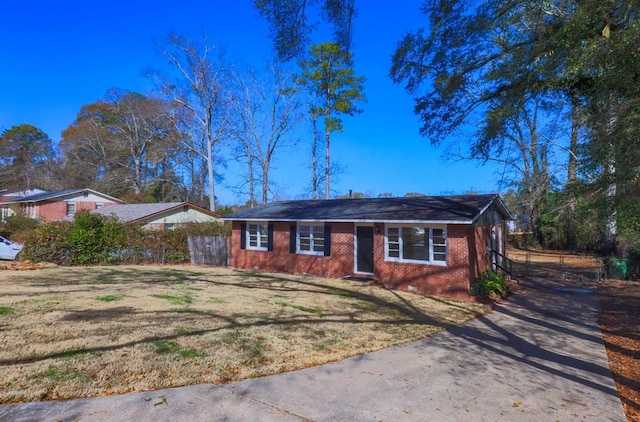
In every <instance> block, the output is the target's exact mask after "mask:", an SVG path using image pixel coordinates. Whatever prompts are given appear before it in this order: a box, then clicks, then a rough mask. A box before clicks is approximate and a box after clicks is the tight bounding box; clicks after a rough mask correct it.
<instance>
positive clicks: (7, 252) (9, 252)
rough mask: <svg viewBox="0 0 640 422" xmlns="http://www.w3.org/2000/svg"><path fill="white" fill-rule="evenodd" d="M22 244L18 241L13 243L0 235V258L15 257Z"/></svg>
mask: <svg viewBox="0 0 640 422" xmlns="http://www.w3.org/2000/svg"><path fill="white" fill-rule="evenodd" d="M22 247H23V245H21V244H20V243H13V242H10V241H9V240H7V239H5V238H4V237H2V236H0V259H11V260H13V259H16V257H17V256H18V254H19V253H20V251H21V250H22Z"/></svg>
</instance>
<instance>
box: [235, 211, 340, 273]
mask: <svg viewBox="0 0 640 422" xmlns="http://www.w3.org/2000/svg"><path fill="white" fill-rule="evenodd" d="M290 226H291V224H290V223H273V251H269V252H267V251H255V250H248V249H240V222H239V221H234V222H233V234H232V238H231V250H232V254H231V266H232V267H236V268H243V269H248V270H251V269H259V270H262V271H269V272H283V273H292V274H309V275H315V276H320V277H327V278H341V277H344V276H346V275H349V274H352V273H353V225H352V224H348V223H333V224H331V256H319V255H304V254H296V253H290V252H289V231H290Z"/></svg>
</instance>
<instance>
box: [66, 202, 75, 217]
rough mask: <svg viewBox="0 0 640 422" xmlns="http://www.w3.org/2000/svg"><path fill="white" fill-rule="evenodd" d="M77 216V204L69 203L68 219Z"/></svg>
mask: <svg viewBox="0 0 640 422" xmlns="http://www.w3.org/2000/svg"><path fill="white" fill-rule="evenodd" d="M74 215H76V203H75V202H67V217H73V216H74Z"/></svg>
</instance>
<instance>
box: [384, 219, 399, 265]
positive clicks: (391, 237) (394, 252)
mask: <svg viewBox="0 0 640 422" xmlns="http://www.w3.org/2000/svg"><path fill="white" fill-rule="evenodd" d="M399 236H400V235H399V229H398V228H397V227H390V228H388V229H387V256H389V258H400V237H399Z"/></svg>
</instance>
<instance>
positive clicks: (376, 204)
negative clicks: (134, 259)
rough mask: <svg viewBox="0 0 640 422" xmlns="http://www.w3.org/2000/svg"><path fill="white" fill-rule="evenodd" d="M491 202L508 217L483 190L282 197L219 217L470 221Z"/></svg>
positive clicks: (499, 203) (499, 202)
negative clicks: (443, 193) (394, 195)
mask: <svg viewBox="0 0 640 422" xmlns="http://www.w3.org/2000/svg"><path fill="white" fill-rule="evenodd" d="M493 203H495V204H496V206H497V207H498V208H499V209H500V211H501V212H502V213H503V215H504V216H505V217H506V218H511V215H510V213H509V211H508V210H507V208H506V207H505V205H504V203H503V202H502V200H501V199H500V197H499V196H498V195H497V194H486V195H453V196H424V197H403V198H359V199H328V200H302V201H282V202H272V203H269V204H265V205H261V206H258V207H256V208H251V209H246V210H242V211H239V212H236V213H233V214H231V215H228V216H226V217H224V218H223V219H224V220H245V221H250V220H253V221H258V220H262V221H266V220H268V221H344V222H346V221H358V222H364V221H372V222H373V221H376V222H385V221H388V222H403V221H404V222H443V223H444V222H451V223H467V224H470V223H472V222H473V221H474V220H475V219H476V218H477V217H478V216H480V214H482V212H483V211H484V210H486V209H487V208H488V207H489V206H490V205H491V204H493Z"/></svg>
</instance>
